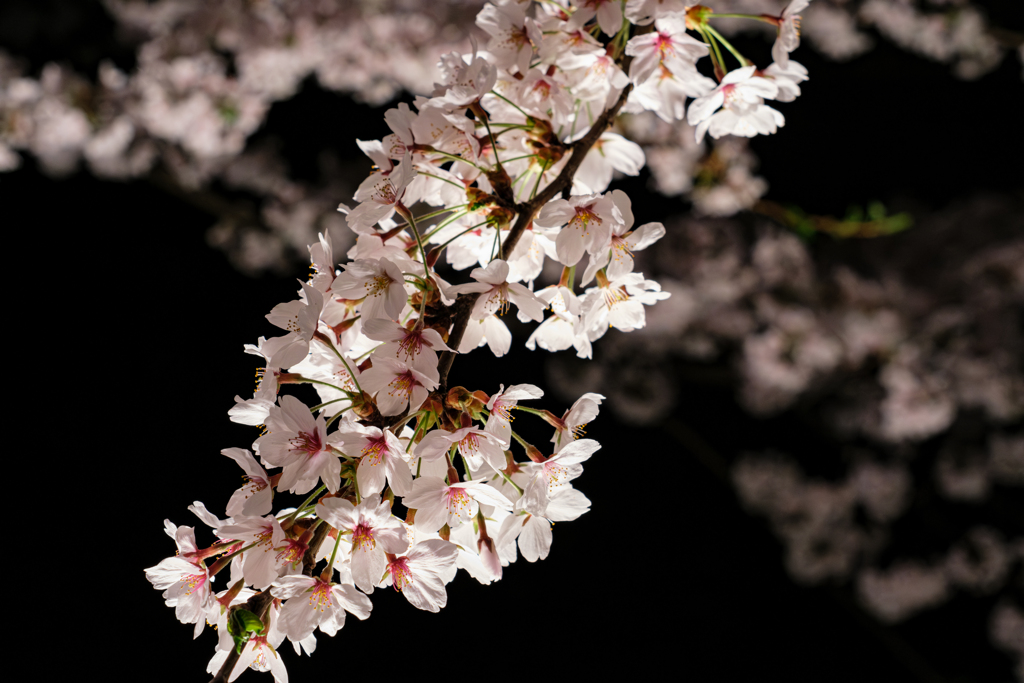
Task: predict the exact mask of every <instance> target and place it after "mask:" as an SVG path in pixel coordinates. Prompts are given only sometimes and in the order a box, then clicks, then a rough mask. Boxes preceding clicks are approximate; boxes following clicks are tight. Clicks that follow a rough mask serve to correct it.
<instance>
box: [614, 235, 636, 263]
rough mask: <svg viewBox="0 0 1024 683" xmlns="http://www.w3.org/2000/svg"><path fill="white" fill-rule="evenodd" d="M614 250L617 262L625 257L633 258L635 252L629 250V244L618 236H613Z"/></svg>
mask: <svg viewBox="0 0 1024 683" xmlns="http://www.w3.org/2000/svg"><path fill="white" fill-rule="evenodd" d="M612 250H613V251H612V256H613V257H614V258H615V260H616V261H619V260H621V259H622V257H623V256H628V257H629V258H633V252H632V251H630V249H629V242H627V241H626V240H624V239H622V238H621V237H619V236H618V235H612Z"/></svg>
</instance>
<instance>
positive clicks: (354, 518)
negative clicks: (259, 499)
mask: <svg viewBox="0 0 1024 683" xmlns="http://www.w3.org/2000/svg"><path fill="white" fill-rule="evenodd" d="M316 514H317V516H318V517H319V518H320V519H322V520H324V521H325V522H327V523H328V524H330V525H331V526H333V527H334V528H335V529H337V530H338V531H341V532H346V533H348V532H351V534H352V536H351V541H352V559H351V567H352V580H353V581H354V582H355V584H356V585H357V586H359V589H360V590H362V591H363V592H365V593H372V592H373V587H374V586H375V585H376V584H377V582H379V581H380V577H381V576H382V575H383V574H384V569H385V567H386V565H387V559H386V557H385V553H401V552H404V551H405V550H406V549H407V548H408V547H409V535H408V533H407V532H406V530H405V527H404V526H403V525H402V522H401V520H399V519H398V518H397V517H395V516H393V515H392V514H391V503H389V502H388V501H386V500H384V501H382V500H381V499H380V496H378V495H376V494H374V495H371V496H366V497H365V498H363V500H362V502H361V503H359V505H353V504H352V503H351V502H349V501H347V500H345V499H344V498H325V499H324V500H323V501H321V502H319V503H317V506H316Z"/></svg>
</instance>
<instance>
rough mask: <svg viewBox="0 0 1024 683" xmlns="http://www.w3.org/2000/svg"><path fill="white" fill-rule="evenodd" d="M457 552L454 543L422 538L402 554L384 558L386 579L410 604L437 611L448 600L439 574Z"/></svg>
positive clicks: (443, 572)
mask: <svg viewBox="0 0 1024 683" xmlns="http://www.w3.org/2000/svg"><path fill="white" fill-rule="evenodd" d="M458 553H459V551H458V548H456V547H455V544H454V543H449V542H448V541H444V540H442V539H439V538H434V539H430V540H427V541H422V542H420V543H417V544H416V545H414V546H413V547H412V549H411V550H410V551H409V552H408V553H407V554H406V555H399V556H397V557H396V556H393V555H392V556H390V557H389V558H388V567H387V571H388V580H389V581H390V582H391V585H393V586H394V587H395V590H397V591H400V592H401V593H402V595H404V596H405V599H406V600H408V601H409V603H410V604H411V605H412V606H413V607H416V608H419V609H422V610H426V611H427V612H438V611H440V609H441V608H442V607H444V606H445V605H446V604H448V593H447V591H445V589H444V584H445V583H446V582H445V580H444V578H443V575H444V574H446V573H447V572H448V571H449V570H450V569H451V568H452V566H453V565H454V564H455V558H456V557H457V556H458Z"/></svg>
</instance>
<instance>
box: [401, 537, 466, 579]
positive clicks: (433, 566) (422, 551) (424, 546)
mask: <svg viewBox="0 0 1024 683" xmlns="http://www.w3.org/2000/svg"><path fill="white" fill-rule="evenodd" d="M458 554H459V549H458V547H457V546H456V545H455V544H454V543H450V542H449V541H445V540H443V539H440V538H432V539H430V540H427V541H421V542H420V543H417V544H416V545H414V546H413V547H412V550H410V551H409V552H408V553H407V554H406V557H407V558H409V562H410V564H413V563H414V564H415V569H422V570H424V571H433V572H436V573H440V572H442V571H444V570H446V569H448V568H450V567H451V566H452V565H453V564H455V558H456V557H457V556H458Z"/></svg>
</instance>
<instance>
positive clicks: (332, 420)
mask: <svg viewBox="0 0 1024 683" xmlns="http://www.w3.org/2000/svg"><path fill="white" fill-rule="evenodd" d="M351 409H352V406H348V407H347V408H342V409H341V410H339V411H338V412H337V413H335V414H334V416H333V417H332V418H331V419H330V420H328V421H327V424H326V425H324V429H325V430H326V429H329V428H330V426H331V425H332V424H334V421H335V420H337V419H338V418H339V417H341V416H342V415H343V414H344V413H345V411H346V410H351Z"/></svg>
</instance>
